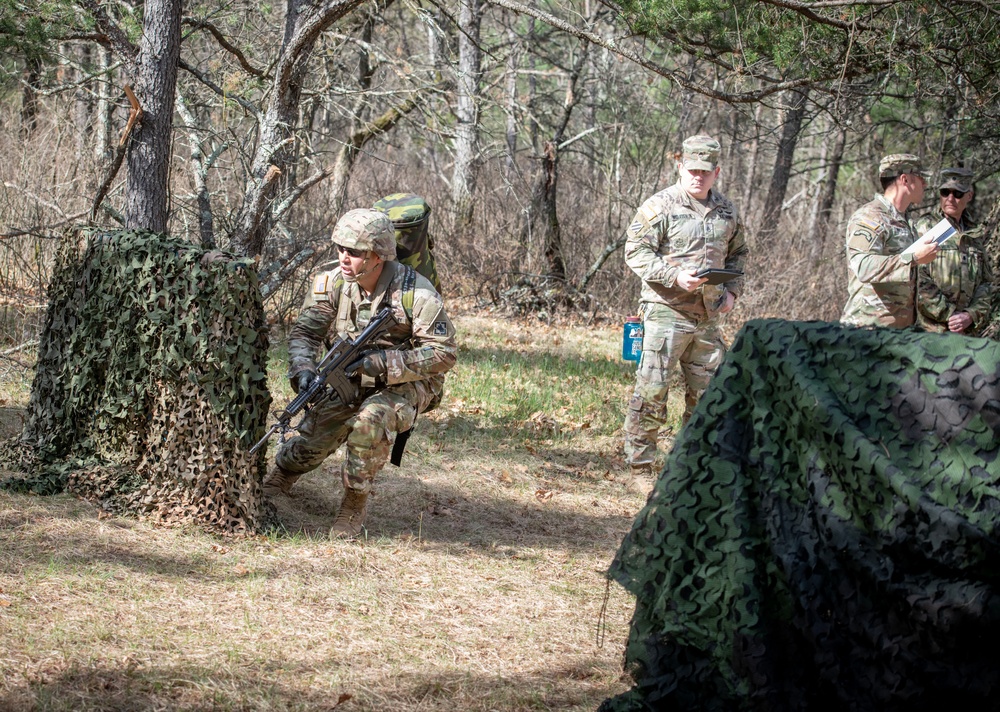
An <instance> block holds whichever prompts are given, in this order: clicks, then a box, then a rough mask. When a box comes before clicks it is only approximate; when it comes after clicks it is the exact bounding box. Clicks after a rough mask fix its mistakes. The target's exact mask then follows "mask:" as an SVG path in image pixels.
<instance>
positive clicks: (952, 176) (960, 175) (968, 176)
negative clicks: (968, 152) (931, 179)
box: [938, 168, 976, 193]
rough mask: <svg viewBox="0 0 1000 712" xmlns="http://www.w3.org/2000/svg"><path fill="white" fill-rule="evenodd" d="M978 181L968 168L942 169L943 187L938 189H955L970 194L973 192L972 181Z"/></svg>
mask: <svg viewBox="0 0 1000 712" xmlns="http://www.w3.org/2000/svg"><path fill="white" fill-rule="evenodd" d="M975 179H976V177H975V175H973V173H972V171H971V170H970V169H968V168H942V169H941V185H939V186H938V188H942V189H943V188H954V189H955V190H961V191H963V192H965V193H968V192H969V191H970V190H972V181H974V180H975Z"/></svg>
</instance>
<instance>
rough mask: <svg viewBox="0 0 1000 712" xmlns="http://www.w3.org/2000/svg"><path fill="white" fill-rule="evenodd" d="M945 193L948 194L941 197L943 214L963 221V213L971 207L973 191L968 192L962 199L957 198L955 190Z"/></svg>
mask: <svg viewBox="0 0 1000 712" xmlns="http://www.w3.org/2000/svg"><path fill="white" fill-rule="evenodd" d="M943 192H946V193H947V194H946V195H942V196H941V212H942V213H944V214H945V215H947V216H948V217H950V218H952V219H954V220H961V219H962V213H964V212H965V209H966V208H967V207H969V201H970V200H972V191H971V190H970V191H968V192H967V193H965V195H963V196H962V197H961V198H956V197H955V192H956V191H955V190H953V189H949V190H948V191H943ZM958 192H962V191H958Z"/></svg>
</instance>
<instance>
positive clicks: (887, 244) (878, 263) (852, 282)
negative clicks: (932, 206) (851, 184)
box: [840, 153, 938, 329]
mask: <svg viewBox="0 0 1000 712" xmlns="http://www.w3.org/2000/svg"><path fill="white" fill-rule="evenodd" d="M878 176H879V181H880V182H881V184H882V194H881V195H876V196H875V199H874V200H872V201H871V202H870V203H865V204H864V205H862V206H861V207H860V208H858V209H857V211H855V213H854V215H852V216H851V220H850V222H848V223H847V292H848V297H847V304H846V305H845V306H844V313H843V315H842V316H841V318H840V320H841V321H842V322H844V323H845V324H853V325H854V326H889V327H893V328H896V329H902V328H904V327H907V326H912V325H913V324H914V323H915V322H916V296H917V265H925V264H928V263H929V262H931V261H932V260H933V259H934V257H935V256H936V255H937V251H938V246H937V245H936V244H933V243H930V244H924V243H921V244H920V245H917V246H916V249H914V250H913V251H911V252H904V251H905V250H906V249H907V248H908V247H910V246H911V245H912V244H913V243H914V242H916V240H917V235H916V234H914V232H913V230H911V229H910V223H909V222H908V221H907V219H906V211H907V210H908V209H909V207H910V206H911V205H916V204H917V203H919V202H920V201H921V200H923V198H924V187H925V186H926V184H927V180H928V178H929V177H930V174H929V173H925V172H924V170H923V165H922V164H921V162H920V158H918V157H917V156H914V155H913V154H910V153H896V154H892V155H890V156H886V157H885V158H883V159H882V161H881V162H880V163H879V166H878ZM927 288H928V289H933V286H932V285H927Z"/></svg>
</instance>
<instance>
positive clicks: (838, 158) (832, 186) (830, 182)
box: [809, 128, 847, 263]
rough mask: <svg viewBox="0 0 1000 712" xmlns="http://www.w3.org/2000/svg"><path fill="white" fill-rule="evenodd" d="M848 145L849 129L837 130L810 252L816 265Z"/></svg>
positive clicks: (822, 245)
mask: <svg viewBox="0 0 1000 712" xmlns="http://www.w3.org/2000/svg"><path fill="white" fill-rule="evenodd" d="M846 145H847V129H845V128H840V129H837V135H836V138H835V139H834V142H833V150H832V151H831V153H830V157H829V158H828V159H827V163H826V174H825V175H824V176H823V189H822V192H821V193H820V196H819V209H818V211H817V214H816V226H815V228H814V229H813V231H812V244H811V247H810V251H809V257H810V259H811V260H812V261H813V262H814V263H815V262H817V261H819V259H820V258H821V257H822V256H823V248H824V246H825V243H826V231H827V228H828V227H829V225H830V214H831V213H832V212H833V201H834V199H835V198H836V197H837V176H838V175H839V174H840V166H841V164H842V163H843V162H844V147H845V146H846Z"/></svg>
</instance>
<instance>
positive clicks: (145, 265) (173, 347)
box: [0, 231, 270, 533]
mask: <svg viewBox="0 0 1000 712" xmlns="http://www.w3.org/2000/svg"><path fill="white" fill-rule="evenodd" d="M49 291H50V293H49V310H48V315H47V320H46V324H45V330H44V332H43V335H42V338H41V343H40V345H39V356H38V364H37V368H36V375H35V381H34V384H33V385H32V391H31V400H30V403H29V406H28V413H27V418H26V422H25V425H24V430H23V432H22V433H21V436H20V437H19V438H15V439H13V440H10V441H7V442H6V443H4V445H3V448H2V452H0V466H4V467H6V468H7V469H9V470H17V471H19V472H21V473H26V474H23V475H21V476H18V477H14V478H8V479H6V480H5V481H4V482H3V483H2V485H3V486H4V487H6V488H8V489H15V490H20V491H33V492H38V493H41V494H47V493H54V492H59V491H61V490H64V489H66V490H69V491H72V492H74V493H77V494H79V495H81V496H84V497H86V498H88V499H92V500H96V501H99V502H100V503H101V505H102V506H103V507H104V508H105V509H106V510H108V511H112V512H116V513H131V514H137V515H143V516H151V517H154V518H156V519H159V520H162V521H165V522H189V521H190V522H197V523H200V524H203V525H207V526H209V527H210V528H213V529H217V530H219V531H222V532H229V533H247V532H253V531H256V530H258V529H260V528H261V527H262V526H264V525H266V524H267V523H268V520H269V512H270V510H269V508H268V506H267V505H265V503H264V499H263V497H262V493H261V488H260V481H261V477H262V474H263V473H262V472H261V468H263V466H264V464H263V458H259V457H258V458H249V457H248V455H247V450H249V448H250V447H252V446H253V444H254V442H256V440H257V439H258V438H259V437H260V436H261V435H262V434H263V426H264V422H265V419H266V417H267V413H268V407H269V405H270V396H269V394H268V391H267V375H266V359H267V346H268V339H267V329H266V326H265V324H264V320H263V308H262V305H261V298H260V290H259V289H258V285H257V276H256V273H255V271H254V269H253V262H252V261H250V260H245V259H237V258H234V257H232V256H230V255H226V254H224V253H222V252H219V251H212V252H207V251H205V250H204V249H202V248H200V247H198V246H196V245H192V244H191V243H187V242H183V241H181V240H177V239H174V238H170V237H167V236H163V235H155V234H150V233H143V232H126V231H118V232H97V231H94V232H87V233H76V234H71V235H68V236H67V238H66V239H64V240H63V242H62V244H61V245H60V249H59V254H58V258H57V264H56V268H55V271H54V276H53V280H52V286H51V287H50V290H49Z"/></svg>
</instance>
